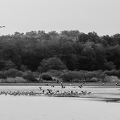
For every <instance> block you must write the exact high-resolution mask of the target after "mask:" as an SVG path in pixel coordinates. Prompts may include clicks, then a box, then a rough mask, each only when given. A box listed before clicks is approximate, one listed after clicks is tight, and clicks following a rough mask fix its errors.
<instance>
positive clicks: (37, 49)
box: [0, 30, 120, 71]
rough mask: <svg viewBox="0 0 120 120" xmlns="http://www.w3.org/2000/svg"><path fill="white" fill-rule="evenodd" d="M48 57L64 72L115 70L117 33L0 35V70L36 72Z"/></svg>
mask: <svg viewBox="0 0 120 120" xmlns="http://www.w3.org/2000/svg"><path fill="white" fill-rule="evenodd" d="M52 57H56V58H58V59H59V60H61V61H62V62H63V63H64V64H65V65H66V69H68V70H88V71H94V70H112V69H117V70H119V69H120V34H115V35H113V36H109V35H105V36H98V35H97V33H95V32H89V33H88V34H85V33H81V32H79V31H77V30H71V31H61V32H60V33H57V32H56V31H51V32H48V33H45V32H44V31H38V32H36V31H31V32H26V33H25V34H23V33H19V32H15V33H14V34H13V35H6V36H0V70H6V69H9V68H17V69H18V70H21V69H25V68H26V69H29V70H31V71H37V70H38V68H39V67H40V65H41V64H40V63H41V62H42V61H43V60H46V59H49V58H52Z"/></svg>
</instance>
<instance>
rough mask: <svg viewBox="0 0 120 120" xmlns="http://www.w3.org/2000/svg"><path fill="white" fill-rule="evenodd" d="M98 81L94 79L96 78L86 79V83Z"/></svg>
mask: <svg viewBox="0 0 120 120" xmlns="http://www.w3.org/2000/svg"><path fill="white" fill-rule="evenodd" d="M98 81H99V79H98V78H96V77H92V78H90V79H89V78H87V79H86V82H98Z"/></svg>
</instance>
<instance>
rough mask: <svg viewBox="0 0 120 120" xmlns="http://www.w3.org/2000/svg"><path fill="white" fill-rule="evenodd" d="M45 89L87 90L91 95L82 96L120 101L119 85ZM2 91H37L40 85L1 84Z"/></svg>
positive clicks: (46, 87) (49, 87)
mask: <svg viewBox="0 0 120 120" xmlns="http://www.w3.org/2000/svg"><path fill="white" fill-rule="evenodd" d="M41 87H42V89H43V90H47V89H52V90H53V91H56V90H59V91H78V92H81V91H87V92H91V94H89V95H81V96H80V98H89V99H90V100H103V101H115V102H119V101H120V88H119V86H115V87H111V86H83V87H82V88H79V87H78V86H66V87H65V88H61V86H54V87H51V86H41ZM0 91H36V92H39V91H40V89H39V86H0Z"/></svg>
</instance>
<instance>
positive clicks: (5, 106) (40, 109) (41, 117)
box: [0, 95, 120, 120]
mask: <svg viewBox="0 0 120 120" xmlns="http://www.w3.org/2000/svg"><path fill="white" fill-rule="evenodd" d="M0 120H120V103H112V102H103V101H91V100H88V99H87V100H86V99H82V98H59V97H38V96H36V97H30V96H16V97H14V96H3V95H2V96H0Z"/></svg>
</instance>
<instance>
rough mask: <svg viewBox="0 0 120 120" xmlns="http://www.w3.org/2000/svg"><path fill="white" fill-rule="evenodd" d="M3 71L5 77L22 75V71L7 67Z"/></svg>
mask: <svg viewBox="0 0 120 120" xmlns="http://www.w3.org/2000/svg"><path fill="white" fill-rule="evenodd" d="M4 73H5V75H6V76H7V77H12V78H14V77H21V76H22V75H23V74H22V72H21V71H19V70H17V69H9V70H6V71H5V72H4Z"/></svg>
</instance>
